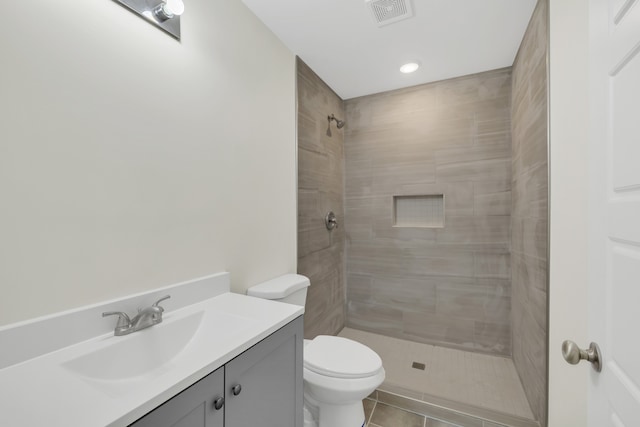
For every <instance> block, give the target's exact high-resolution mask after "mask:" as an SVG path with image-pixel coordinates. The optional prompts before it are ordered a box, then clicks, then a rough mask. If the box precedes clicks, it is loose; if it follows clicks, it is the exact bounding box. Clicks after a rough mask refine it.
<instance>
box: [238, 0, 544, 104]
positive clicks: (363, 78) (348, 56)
mask: <svg viewBox="0 0 640 427" xmlns="http://www.w3.org/2000/svg"><path fill="white" fill-rule="evenodd" d="M243 2H244V3H245V4H246V5H247V7H249V9H251V10H252V11H253V13H255V14H256V15H257V16H258V18H260V19H261V20H262V21H263V22H264V23H265V24H266V25H267V26H268V27H269V28H270V29H271V30H272V31H273V32H274V33H275V34H276V35H277V36H278V37H279V38H280V40H282V42H283V43H284V44H285V45H286V46H287V47H288V48H289V49H291V51H292V52H293V53H295V54H296V55H298V56H300V58H302V60H303V61H304V62H306V63H307V64H308V65H309V66H310V67H311V68H312V69H313V70H314V71H315V72H316V73H317V74H318V75H319V76H320V77H321V78H322V79H323V80H324V81H325V82H326V83H327V84H328V85H329V86H331V88H332V89H333V90H334V91H335V92H336V93H337V94H338V95H339V96H340V97H341V98H343V99H349V98H354V97H357V96H362V95H369V94H372V93H378V92H383V91H387V90H393V89H398V88H402V87H408V86H414V85H417V84H422V83H428V82H432V81H437V80H442V79H448V78H452V77H458V76H463V75H467V74H473V73H478V72H482V71H487V70H493V69H496V68H502V67H508V66H510V65H511V64H513V59H514V57H515V55H516V52H517V51H518V46H519V45H520V42H521V41H522V36H523V34H524V31H525V29H526V27H527V24H528V22H529V18H530V17H531V13H532V12H533V8H534V6H535V4H536V0H412V5H413V11H414V15H415V16H414V17H413V18H410V19H406V20H404V21H400V22H396V23H393V24H390V25H388V26H384V27H378V26H377V25H376V23H375V22H374V20H373V18H372V16H371V12H370V11H369V9H368V8H367V6H366V4H365V1H364V0H316V1H312V0H243ZM413 60H418V61H420V62H421V63H422V67H420V69H419V70H418V71H416V72H415V73H413V74H409V75H405V74H401V73H400V72H399V68H400V66H401V65H402V64H404V63H405V62H409V61H413Z"/></svg>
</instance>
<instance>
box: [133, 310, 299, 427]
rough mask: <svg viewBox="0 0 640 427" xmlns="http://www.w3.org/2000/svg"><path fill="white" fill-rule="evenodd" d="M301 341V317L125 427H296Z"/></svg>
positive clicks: (297, 422) (297, 426)
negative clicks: (128, 426)
mask: <svg viewBox="0 0 640 427" xmlns="http://www.w3.org/2000/svg"><path fill="white" fill-rule="evenodd" d="M302 337H303V328H302V316H301V317H299V318H297V319H296V320H294V321H292V322H291V323H289V324H287V325H286V326H284V327H282V328H281V329H279V330H277V331H276V332H274V333H273V334H271V335H270V336H268V337H267V338H265V339H264V340H262V341H260V342H259V343H257V344H256V345H254V346H253V347H251V348H249V349H248V350H247V351H245V352H244V353H242V354H240V355H238V356H237V357H236V358H234V359H232V360H230V361H229V362H227V364H226V365H225V366H223V367H220V368H219V369H217V370H216V371H214V372H213V373H211V374H209V375H208V376H206V377H205V378H203V379H202V380H200V381H198V382H197V383H195V384H194V385H192V386H191V387H189V388H188V389H186V390H184V391H183V392H181V393H180V394H178V395H176V396H175V397H173V398H171V399H170V400H169V401H167V402H165V403H164V404H163V405H161V406H159V407H158V408H156V409H154V410H153V411H151V412H150V413H148V414H147V415H145V416H144V417H143V418H141V419H139V420H138V421H136V422H135V423H133V424H131V426H132V427H253V426H260V427H302V424H303V418H302V405H303V403H302V387H303V385H302V350H303V339H302ZM213 339H215V337H213ZM220 398H224V401H222V400H221V399H220ZM223 402H224V404H223V405H222V403H223ZM216 408H219V409H216Z"/></svg>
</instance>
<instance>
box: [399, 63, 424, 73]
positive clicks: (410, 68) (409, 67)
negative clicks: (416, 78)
mask: <svg viewBox="0 0 640 427" xmlns="http://www.w3.org/2000/svg"><path fill="white" fill-rule="evenodd" d="M418 68H420V64H419V63H417V62H409V63H406V64H404V65H403V66H402V67H400V72H401V73H404V74H409V73H413V72H414V71H416V70H417V69H418Z"/></svg>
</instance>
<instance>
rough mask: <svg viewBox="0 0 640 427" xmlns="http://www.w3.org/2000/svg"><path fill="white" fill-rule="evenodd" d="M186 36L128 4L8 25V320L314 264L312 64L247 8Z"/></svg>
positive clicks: (3, 263)
mask: <svg viewBox="0 0 640 427" xmlns="http://www.w3.org/2000/svg"><path fill="white" fill-rule="evenodd" d="M186 7H187V9H186V12H185V14H184V16H183V19H182V31H183V32H182V42H177V41H176V40H174V39H173V38H171V37H169V36H167V35H166V34H164V33H163V32H162V31H160V30H158V29H156V28H154V27H153V26H151V25H150V24H148V23H146V22H145V21H143V20H142V19H140V18H139V17H137V16H135V15H134V14H132V13H130V12H129V11H127V10H126V9H124V8H122V7H121V6H119V5H118V4H117V3H115V2H113V1H109V0H101V1H80V2H79V1H64V0H63V1H57V2H46V1H37V2H34V1H24V2H10V3H8V4H7V5H5V7H4V13H5V14H6V16H8V17H10V19H6V20H5V22H4V23H3V25H2V26H1V27H0V52H2V64H3V65H2V67H1V68H0V77H1V78H0V93H1V96H0V129H1V130H2V136H1V138H0V195H2V209H0V236H2V237H1V238H0V289H1V292H2V298H0V325H1V324H7V323H10V322H14V321H19V320H22V319H27V318H31V317H34V316H39V315H44V314H47V313H52V312H56V311H59V310H64V309H69V308H72V307H76V306H80V305H85V304H89V303H95V302H98V301H101V300H105V299H109V298H114V297H118V296H123V295H126V294H130V293H134V292H138V291H143V290H146V289H150V288H155V287H159V286H164V285H168V284H172V283H175V282H179V281H182V280H186V279H190V278H194V277H198V276H202V275H205V274H208V273H213V272H217V271H222V270H227V271H230V272H231V274H232V286H233V289H234V290H235V291H238V292H243V291H244V290H245V289H246V288H247V287H248V286H249V285H251V284H254V283H256V282H259V281H261V280H265V279H269V278H271V277H274V276H277V275H279V274H281V273H286V272H293V271H295V268H296V237H295V233H296V230H295V223H296V217H295V209H296V207H295V121H294V117H295V71H294V70H295V66H294V56H293V55H292V53H291V52H289V51H288V50H287V49H286V48H285V47H284V46H283V45H282V44H281V43H280V42H279V41H278V40H277V39H276V37H275V36H274V35H273V34H272V33H271V32H269V31H268V30H267V29H266V28H265V27H264V26H263V25H262V24H261V23H260V22H259V21H258V20H257V18H255V17H254V16H253V15H252V14H251V13H250V12H249V11H248V9H246V8H245V6H244V5H242V3H241V1H240V0H233V1H230V0H224V1H223V0H214V1H206V0H190V1H189V2H186Z"/></svg>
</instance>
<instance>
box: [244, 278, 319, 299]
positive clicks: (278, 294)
mask: <svg viewBox="0 0 640 427" xmlns="http://www.w3.org/2000/svg"><path fill="white" fill-rule="evenodd" d="M310 284H311V283H310V282H309V278H307V277H305V276H302V275H300V274H285V275H284V276H280V277H276V278H275V279H271V280H268V281H266V282H262V283H259V284H257V285H255V286H252V287H250V288H249V289H248V290H247V295H249V296H252V297H258V298H264V299H280V298H285V297H287V296H289V295H291V294H292V293H294V292H295V291H299V290H300V289H304V288H306V287H308V286H309V285H310Z"/></svg>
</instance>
